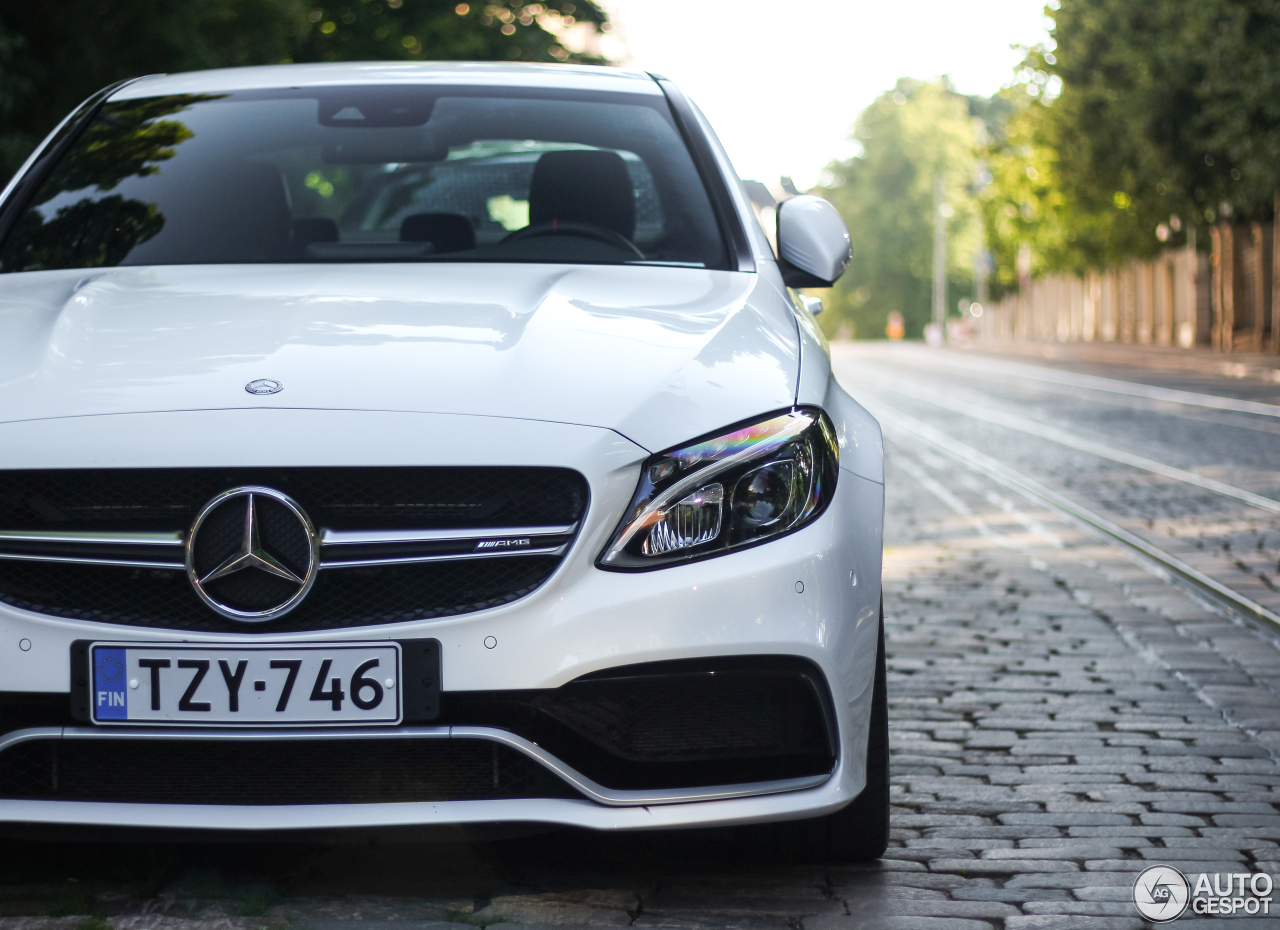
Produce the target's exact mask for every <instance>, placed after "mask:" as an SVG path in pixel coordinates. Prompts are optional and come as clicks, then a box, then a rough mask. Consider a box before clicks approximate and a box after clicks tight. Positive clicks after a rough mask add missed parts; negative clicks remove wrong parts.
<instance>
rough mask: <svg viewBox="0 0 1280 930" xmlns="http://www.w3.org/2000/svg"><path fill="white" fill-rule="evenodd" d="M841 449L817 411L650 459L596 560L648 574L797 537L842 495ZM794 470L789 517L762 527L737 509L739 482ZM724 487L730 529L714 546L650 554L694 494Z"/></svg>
mask: <svg viewBox="0 0 1280 930" xmlns="http://www.w3.org/2000/svg"><path fill="white" fill-rule="evenodd" d="M839 455H840V450H839V444H838V443H837V441H836V438H835V429H834V427H833V426H832V425H831V420H830V418H828V417H827V415H826V413H824V412H823V411H822V410H820V409H819V408H817V407H794V408H792V409H790V410H785V411H779V412H775V413H772V414H766V415H765V416H763V417H759V418H755V419H752V420H749V421H746V422H744V423H740V424H737V425H734V426H730V427H728V428H727V429H724V430H719V431H717V432H716V433H714V434H712V435H709V436H705V437H701V438H699V439H696V440H694V441H692V442H690V443H687V444H685V445H683V446H680V447H678V448H675V449H671V450H668V451H666V452H662V453H659V454H657V455H654V456H651V457H650V458H649V459H647V460H646V461H645V463H644V465H643V467H642V468H641V473H640V482H639V484H638V486H637V487H636V492H635V495H634V496H633V497H632V499H631V503H630V504H629V505H628V507H627V511H626V514H625V515H624V516H623V518H622V521H621V522H620V523H619V525H618V527H617V529H616V530H615V531H614V533H613V536H612V537H611V538H610V540H609V543H608V545H607V546H606V547H605V548H604V551H603V552H601V553H600V556H599V558H598V559H597V560H596V565H597V566H598V567H599V568H602V569H606V570H609V571H648V570H651V569H656V568H664V567H667V566H670V565H679V564H684V563H686V562H691V561H696V560H700V559H705V558H713V557H715V556H718V555H724V554H726V553H728V552H733V551H737V550H738V549H742V548H746V547H748V546H755V545H759V544H760V543H763V542H767V541H769V540H771V539H776V538H778V537H780V536H784V535H787V534H788V533H792V532H794V531H796V530H798V529H800V528H801V527H803V526H806V525H807V524H809V523H811V522H812V521H813V520H814V519H816V518H817V517H818V516H820V515H821V514H822V512H823V511H824V510H825V509H826V507H827V504H828V503H829V502H830V500H831V497H832V495H833V494H834V492H835V485H836V478H837V475H838V473H839ZM781 461H786V462H790V463H793V465H794V466H795V467H794V468H793V469H792V471H794V474H795V479H796V483H795V485H794V486H793V492H792V494H791V495H790V498H789V499H788V501H787V505H786V510H785V512H784V513H783V514H782V515H781V516H779V517H777V518H774V519H771V520H769V521H767V522H766V523H762V524H760V525H758V526H756V527H754V528H753V527H751V526H749V525H744V524H745V522H746V521H744V520H743V519H742V518H741V517H740V515H739V514H738V513H737V512H736V510H735V505H734V502H735V500H736V495H737V484H738V481H739V479H741V478H743V477H744V476H747V475H750V474H753V473H755V472H756V471H758V470H759V469H761V468H767V467H770V466H771V465H773V464H775V463H778V462H781ZM716 483H719V484H722V485H723V486H724V493H723V495H722V502H721V503H720V504H719V506H721V507H723V508H724V511H723V513H722V514H721V516H722V518H723V519H722V526H723V529H722V530H721V531H720V532H719V533H718V534H717V536H716V537H715V538H713V539H711V540H709V541H706V542H701V543H697V544H691V545H689V546H688V547H686V548H683V549H679V550H675V551H665V552H663V553H661V554H655V555H645V554H643V553H642V547H643V544H644V541H645V539H647V538H648V535H649V533H650V532H651V531H652V530H653V529H654V528H655V527H656V526H657V525H658V524H659V523H660V522H662V521H663V519H664V517H665V515H666V514H667V513H668V512H670V511H673V510H674V509H675V508H676V507H677V506H679V505H680V504H681V503H683V502H686V501H687V500H688V498H689V497H690V496H691V495H694V494H696V493H697V492H698V491H699V490H700V489H702V488H705V487H707V486H708V485H711V484H716Z"/></svg>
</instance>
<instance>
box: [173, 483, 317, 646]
mask: <svg viewBox="0 0 1280 930" xmlns="http://www.w3.org/2000/svg"><path fill="white" fill-rule="evenodd" d="M186 564H187V577H188V578H189V579H190V580H191V585H192V587H194V588H195V589H196V594H198V595H199V596H200V599H201V600H202V601H204V602H205V603H206V604H208V605H209V606H210V607H211V608H213V609H214V610H216V611H217V612H218V613H220V614H222V616H224V617H230V618H231V619H233V620H240V621H243V622H245V623H263V622H266V621H267V620H274V619H275V618H276V617H280V616H283V615H284V614H286V613H288V612H289V611H291V610H293V608H295V607H297V606H298V604H300V603H301V602H302V599H303V598H304V597H306V595H307V592H308V591H309V590H311V585H312V584H313V583H314V582H315V579H316V569H317V568H318V567H319V564H320V537H319V535H318V534H317V533H316V530H315V527H314V526H313V525H312V523H311V520H310V518H308V517H307V515H306V513H305V512H304V511H303V509H302V508H301V507H299V506H298V504H297V503H296V502H295V501H294V500H293V499H292V498H291V497H289V496H288V495H287V494H282V493H281V492H279V491H277V490H275V489H273V488H262V487H242V488H232V489H231V490H230V491H224V492H223V493H221V494H219V495H218V496H217V497H215V498H214V499H213V500H211V501H209V503H207V504H205V505H204V507H203V508H202V509H201V510H200V513H199V514H198V515H197V516H196V520H195V523H193V524H192V525H191V532H190V533H188V534H187V543H186Z"/></svg>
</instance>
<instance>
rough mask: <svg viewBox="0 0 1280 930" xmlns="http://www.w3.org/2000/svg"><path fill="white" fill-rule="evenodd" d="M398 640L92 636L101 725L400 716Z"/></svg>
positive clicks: (353, 721)
mask: <svg viewBox="0 0 1280 930" xmlns="http://www.w3.org/2000/svg"><path fill="white" fill-rule="evenodd" d="M400 668H401V662H400V645H399V643H394V642H390V643H388V642H382V643H342V644H338V645H315V646H312V645H304V646H293V645H290V646H268V645H262V646H238V645H237V646H217V645H212V646H186V645H173V644H169V643H154V644H149V643H93V644H92V645H90V647H89V669H90V680H89V684H90V685H91V688H90V692H89V707H90V719H91V720H92V721H93V722H94V723H100V724H170V725H179V726H193V725H194V726H201V725H204V726H279V725H288V726H333V725H341V726H352V725H361V724H395V723H399V722H400V719H401V700H400V692H401V690H402V689H401V675H400Z"/></svg>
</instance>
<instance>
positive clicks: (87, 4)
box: [0, 0, 609, 183]
mask: <svg viewBox="0 0 1280 930" xmlns="http://www.w3.org/2000/svg"><path fill="white" fill-rule="evenodd" d="M608 28H609V23H608V20H607V17H606V16H605V14H604V13H603V12H602V11H601V10H600V8H599V6H597V4H596V3H595V2H594V0H540V2H537V3H525V2H523V0H486V2H485V3H484V5H483V6H481V5H480V4H475V5H474V8H473V6H472V5H469V4H467V3H457V2H456V0H338V2H335V3H331V4H330V3H319V2H312V0H201V2H194V0H111V2H110V3H104V2H102V0H62V2H60V3H57V4H52V3H32V2H30V0H0V178H8V177H9V175H11V174H12V173H13V171H15V170H16V169H17V168H18V166H19V165H20V164H21V163H22V161H23V159H25V158H26V156H27V154H28V153H30V151H31V150H32V149H33V148H34V147H35V145H36V144H37V143H38V142H39V141H40V140H41V139H42V138H43V137H44V136H45V135H46V134H47V133H48V132H49V131H50V130H51V129H52V128H53V127H54V126H55V125H57V123H58V121H59V120H60V119H62V117H63V116H65V115H66V114H67V113H69V112H70V111H71V110H72V109H74V108H75V107H76V106H77V105H78V104H79V103H80V102H81V101H82V100H84V99H85V98H86V97H88V96H89V95H90V94H92V93H93V92H94V91H96V90H98V89H100V88H102V87H104V86H106V85H108V84H110V83H112V82H113V81H118V80H121V79H123V78H128V77H134V76H137V75H141V74H154V73H158V72H177V71H193V70H199V69H203V68H221V67H236V66H240V65H256V64H277V63H281V62H289V61H299V62H303V61H363V60H428V59H440V60H458V59H472V60H482V61H493V60H503V61H506V60H520V61H590V62H599V61H600V59H598V58H594V57H592V56H591V55H589V54H585V53H575V52H572V51H570V50H569V48H567V47H566V46H565V44H563V43H564V41H565V35H566V34H572V33H578V34H579V35H580V37H586V38H589V37H591V36H592V35H594V34H596V33H598V32H599V31H601V30H607V29H608ZM0 183H3V182H0Z"/></svg>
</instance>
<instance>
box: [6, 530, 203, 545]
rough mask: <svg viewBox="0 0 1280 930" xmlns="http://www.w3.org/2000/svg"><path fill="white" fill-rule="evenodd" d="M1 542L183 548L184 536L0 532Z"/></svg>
mask: <svg viewBox="0 0 1280 930" xmlns="http://www.w3.org/2000/svg"><path fill="white" fill-rule="evenodd" d="M0 542H39V543H67V544H69V545H82V546H83V545H111V546H116V545H119V546H181V545H182V534H181V533H179V532H173V533H102V532H94V531H86V532H83V533H81V532H75V531H71V530H67V531H60V530H48V531H45V530H0Z"/></svg>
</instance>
